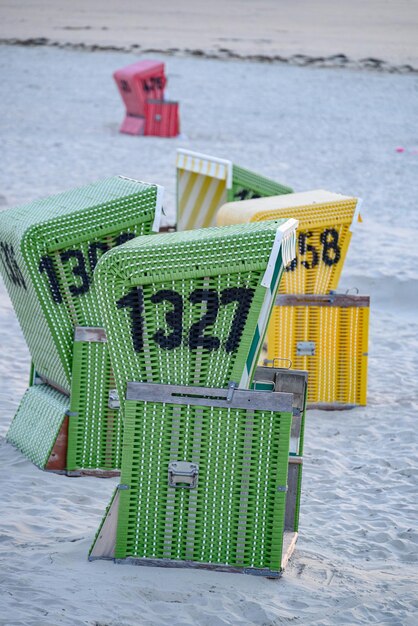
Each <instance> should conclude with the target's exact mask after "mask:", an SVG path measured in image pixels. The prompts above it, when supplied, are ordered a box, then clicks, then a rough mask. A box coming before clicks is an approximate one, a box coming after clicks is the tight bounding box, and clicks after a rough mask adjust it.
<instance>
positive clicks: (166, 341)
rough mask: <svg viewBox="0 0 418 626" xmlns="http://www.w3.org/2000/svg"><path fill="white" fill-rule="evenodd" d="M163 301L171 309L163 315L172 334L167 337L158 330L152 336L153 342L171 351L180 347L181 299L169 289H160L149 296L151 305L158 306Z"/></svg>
mask: <svg viewBox="0 0 418 626" xmlns="http://www.w3.org/2000/svg"><path fill="white" fill-rule="evenodd" d="M164 301H166V302H168V303H169V304H171V306H172V307H173V308H172V310H171V311H168V312H167V313H166V314H165V321H166V322H167V326H168V328H169V329H170V330H171V331H172V332H171V333H169V334H168V335H167V334H166V333H165V332H164V330H162V329H161V328H160V329H159V330H157V332H156V333H155V334H154V341H155V343H157V344H158V345H159V346H160V347H161V348H164V349H165V350H173V348H178V347H179V346H180V345H181V339H182V334H183V298H182V297H181V295H180V294H179V293H177V292H176V291H172V290H171V289H162V290H161V291H158V292H157V293H155V294H154V295H153V296H151V302H152V303H153V304H159V303H160V302H164Z"/></svg>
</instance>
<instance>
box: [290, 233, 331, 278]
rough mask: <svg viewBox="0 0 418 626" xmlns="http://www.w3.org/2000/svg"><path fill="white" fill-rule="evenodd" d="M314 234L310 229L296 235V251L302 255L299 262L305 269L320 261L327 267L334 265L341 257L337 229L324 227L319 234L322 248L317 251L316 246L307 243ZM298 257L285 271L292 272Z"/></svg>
mask: <svg viewBox="0 0 418 626" xmlns="http://www.w3.org/2000/svg"><path fill="white" fill-rule="evenodd" d="M313 236H314V233H313V232H312V231H310V230H307V231H304V232H301V233H299V235H298V252H299V256H300V257H303V259H302V260H301V261H300V264H301V265H302V266H303V267H304V268H305V269H307V270H311V269H314V268H315V267H317V266H318V265H319V263H320V261H322V262H323V263H325V265H328V266H329V267H330V266H332V265H336V264H337V263H338V262H339V260H340V259H341V248H340V246H339V243H338V240H339V237H338V231H337V230H335V228H326V229H325V230H324V231H323V232H322V233H321V234H320V236H319V241H320V242H321V245H322V250H321V251H318V250H317V248H316V247H315V246H314V245H312V244H311V243H309V240H310V239H311V238H312V237H313ZM298 262H299V261H298V257H296V258H295V259H293V261H292V262H291V263H289V265H288V266H287V267H286V268H285V269H286V271H287V272H294V271H295V269H296V268H297V266H298Z"/></svg>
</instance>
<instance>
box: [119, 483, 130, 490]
mask: <svg viewBox="0 0 418 626" xmlns="http://www.w3.org/2000/svg"><path fill="white" fill-rule="evenodd" d="M118 489H119V491H127V490H128V489H129V485H124V484H123V483H121V484H119V485H118Z"/></svg>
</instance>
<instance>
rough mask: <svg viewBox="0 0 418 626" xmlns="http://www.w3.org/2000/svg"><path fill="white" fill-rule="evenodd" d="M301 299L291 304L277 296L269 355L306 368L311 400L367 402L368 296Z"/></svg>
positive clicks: (269, 337)
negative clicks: (321, 299)
mask: <svg viewBox="0 0 418 626" xmlns="http://www.w3.org/2000/svg"><path fill="white" fill-rule="evenodd" d="M301 300H303V301H301V302H298V300H297V297H295V304H294V305H292V304H289V301H288V300H286V296H279V297H278V299H277V305H276V306H275V307H274V310H273V315H272V318H271V322H270V325H269V329H268V336H267V340H268V358H269V359H273V358H277V357H279V358H286V359H290V360H291V361H292V364H293V367H295V368H300V369H305V370H307V371H308V372H309V385H308V402H309V403H330V404H333V403H342V404H358V405H365V404H366V393H367V360H368V328H369V305H368V298H364V297H362V296H346V295H345V296H339V295H331V296H327V297H324V298H323V300H324V303H321V302H320V299H319V298H316V297H315V296H303V299H302V298H301ZM325 301H326V302H325ZM282 302H283V304H282ZM311 352H312V353H311Z"/></svg>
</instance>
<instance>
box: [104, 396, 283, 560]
mask: <svg viewBox="0 0 418 626" xmlns="http://www.w3.org/2000/svg"><path fill="white" fill-rule="evenodd" d="M125 411H126V412H125V429H124V451H123V462H122V474H121V484H123V485H127V486H128V487H129V488H128V489H123V490H122V491H121V492H120V504H119V517H118V528H117V539H116V550H115V557H116V558H125V557H127V556H135V557H149V558H157V559H170V560H190V561H195V562H202V563H212V564H213V563H215V564H226V565H230V566H235V567H241V568H247V567H248V568H267V569H269V570H272V571H276V572H277V571H279V570H280V566H281V554H282V539H283V528H284V512H285V502H286V493H285V485H286V478H287V465H288V453H289V436H290V421H291V413H290V412H289V413H277V412H272V411H258V410H257V411H253V410H244V409H234V408H228V409H223V408H215V407H200V406H190V405H186V406H184V405H183V406H179V405H171V404H169V403H154V402H137V401H127V403H126V406H125ZM178 460H187V461H190V462H193V463H195V464H197V465H198V478H197V486H196V488H192V489H185V488H173V487H171V486H169V484H168V467H169V463H170V462H173V461H174V462H175V461H178Z"/></svg>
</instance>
